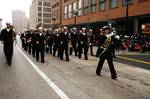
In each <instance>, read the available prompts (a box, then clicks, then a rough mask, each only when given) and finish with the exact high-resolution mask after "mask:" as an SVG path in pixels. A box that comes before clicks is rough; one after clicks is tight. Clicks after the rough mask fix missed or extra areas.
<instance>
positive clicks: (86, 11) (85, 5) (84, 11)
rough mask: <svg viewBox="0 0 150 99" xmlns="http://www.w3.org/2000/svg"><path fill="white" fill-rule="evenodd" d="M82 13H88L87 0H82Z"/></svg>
mask: <svg viewBox="0 0 150 99" xmlns="http://www.w3.org/2000/svg"><path fill="white" fill-rule="evenodd" d="M83 14H84V15H87V14H88V0H84V10H83Z"/></svg>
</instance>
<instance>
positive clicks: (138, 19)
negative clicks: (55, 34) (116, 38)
mask: <svg viewBox="0 0 150 99" xmlns="http://www.w3.org/2000/svg"><path fill="white" fill-rule="evenodd" d="M62 1H63V2H62V25H68V26H70V27H73V26H75V24H77V27H78V28H82V27H87V28H92V29H94V30H96V29H99V28H101V27H102V26H103V25H106V24H107V22H108V21H109V22H111V23H112V24H113V26H114V27H116V28H117V30H118V31H119V32H120V33H123V32H125V25H126V8H127V7H126V0H62ZM128 4H129V6H128V8H129V9H128V16H129V17H128V25H127V26H128V28H127V29H128V34H129V35H130V34H133V33H140V32H141V30H142V29H141V27H142V25H144V24H149V23H150V0H128ZM74 12H78V13H75V14H74Z"/></svg>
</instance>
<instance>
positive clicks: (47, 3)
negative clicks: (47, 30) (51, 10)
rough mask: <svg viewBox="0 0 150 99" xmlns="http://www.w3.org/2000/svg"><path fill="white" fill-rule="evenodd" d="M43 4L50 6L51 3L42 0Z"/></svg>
mask: <svg viewBox="0 0 150 99" xmlns="http://www.w3.org/2000/svg"><path fill="white" fill-rule="evenodd" d="M43 5H44V6H49V7H50V6H51V3H49V2H44V4H43Z"/></svg>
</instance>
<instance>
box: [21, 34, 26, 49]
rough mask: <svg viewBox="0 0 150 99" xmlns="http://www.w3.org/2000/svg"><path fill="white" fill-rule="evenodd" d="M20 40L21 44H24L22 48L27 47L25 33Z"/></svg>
mask: <svg viewBox="0 0 150 99" xmlns="http://www.w3.org/2000/svg"><path fill="white" fill-rule="evenodd" d="M20 39H21V43H22V48H24V47H25V40H26V39H25V33H22V34H21V36H20Z"/></svg>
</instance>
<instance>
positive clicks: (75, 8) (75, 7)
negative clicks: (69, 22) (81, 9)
mask: <svg viewBox="0 0 150 99" xmlns="http://www.w3.org/2000/svg"><path fill="white" fill-rule="evenodd" d="M76 10H77V3H76V2H74V3H73V13H74V12H75V11H76ZM73 17H75V14H73Z"/></svg>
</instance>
